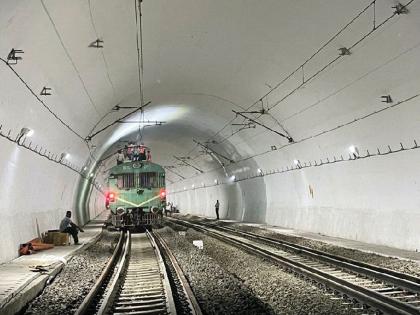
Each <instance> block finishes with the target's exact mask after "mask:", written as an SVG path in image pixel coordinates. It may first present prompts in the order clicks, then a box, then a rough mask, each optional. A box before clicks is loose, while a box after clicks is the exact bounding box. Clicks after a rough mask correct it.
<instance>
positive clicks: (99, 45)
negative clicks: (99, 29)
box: [89, 38, 104, 48]
mask: <svg viewBox="0 0 420 315" xmlns="http://www.w3.org/2000/svg"><path fill="white" fill-rule="evenodd" d="M89 47H91V48H104V41H103V40H102V39H100V38H98V39H97V40H95V41H94V42H92V43H90V44H89Z"/></svg>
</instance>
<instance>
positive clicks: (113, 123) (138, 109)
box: [85, 101, 151, 141]
mask: <svg viewBox="0 0 420 315" xmlns="http://www.w3.org/2000/svg"><path fill="white" fill-rule="evenodd" d="M150 103H151V101H149V102H147V103H146V104H144V105H143V106H139V107H136V109H135V110H132V111H131V112H129V113H128V114H126V115H124V116H123V117H121V118H118V119H117V120H115V121H114V122H112V123H110V124H108V125H106V126H105V127H103V128H102V129H100V130H98V131H97V132H95V133H92V134H90V135H89V136H87V137H86V138H85V140H86V141H90V140H92V138H93V137H95V136H96V135H98V134H99V133H101V132H103V131H105V130H107V129H108V128H109V127H112V126H113V125H115V124H118V123H119V122H120V121H122V120H123V119H125V118H127V117H129V116H130V115H132V114H134V113H136V112H138V111H143V109H144V108H145V107H146V106H147V105H149V104H150Z"/></svg>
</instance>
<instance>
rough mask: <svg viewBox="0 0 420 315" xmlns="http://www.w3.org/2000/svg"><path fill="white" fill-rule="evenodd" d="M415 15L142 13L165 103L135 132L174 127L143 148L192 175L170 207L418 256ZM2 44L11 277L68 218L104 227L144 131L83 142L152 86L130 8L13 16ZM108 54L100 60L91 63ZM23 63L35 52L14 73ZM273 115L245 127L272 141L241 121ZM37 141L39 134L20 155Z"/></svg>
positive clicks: (341, 5)
mask: <svg viewBox="0 0 420 315" xmlns="http://www.w3.org/2000/svg"><path fill="white" fill-rule="evenodd" d="M403 4H407V6H408V13H407V14H396V13H395V9H394V8H392V7H393V6H394V5H395V3H394V2H392V1H388V0H384V1H380V2H377V5H376V8H375V9H376V11H375V21H373V20H372V17H373V14H372V13H373V11H372V4H371V3H370V2H364V1H362V2H354V1H352V2H350V1H345V0H340V1H332V0H329V1H325V0H322V1H321V0H311V1H303V2H296V1H291V0H290V1H282V2H279V1H271V0H267V1H265V2H264V4H261V5H259V6H255V4H254V3H253V2H252V1H247V0H233V1H229V3H226V1H202V2H200V3H197V2H196V1H192V0H179V1H177V2H176V3H175V2H167V1H143V13H144V19H143V25H144V28H143V35H144V37H143V41H144V62H145V63H144V82H143V89H144V100H145V102H146V103H147V102H149V101H150V102H151V103H150V105H148V107H146V108H145V110H144V116H143V117H141V116H139V114H138V113H137V114H133V115H132V116H130V117H127V118H126V119H127V120H136V119H146V120H147V119H149V120H152V121H155V120H156V121H165V122H166V123H165V124H163V125H162V126H151V127H147V128H146V129H145V130H144V141H145V142H146V143H147V144H148V145H149V146H151V147H152V148H153V155H154V157H155V158H156V161H157V162H158V163H159V164H162V165H166V166H175V167H177V170H178V171H179V172H181V173H182V174H183V175H185V176H184V177H185V179H182V178H180V177H179V176H177V175H175V174H172V175H170V176H169V177H168V178H169V179H170V180H171V181H172V183H170V185H169V186H168V191H169V197H168V198H173V199H172V200H174V202H176V203H177V204H178V205H179V207H180V208H181V209H183V210H185V211H189V212H191V213H194V214H200V215H207V216H212V215H214V214H213V210H214V208H213V206H214V200H215V199H217V198H218V197H220V199H221V203H222V209H221V214H222V216H223V217H226V218H231V219H235V220H244V221H252V222H261V223H267V224H273V225H280V226H286V227H291V228H298V229H302V230H306V231H313V232H317V233H324V234H327V235H331V236H339V237H345V238H350V239H358V240H363V241H367V242H372V243H376V244H389V245H393V246H397V247H400V248H406V249H416V248H418V246H419V244H418V239H419V237H418V236H419V235H418V232H417V229H416V226H417V225H418V223H419V222H420V221H419V220H420V217H419V213H418V204H419V197H418V196H419V195H418V189H419V188H418V187H419V186H418V185H419V184H418V178H417V174H418V171H419V170H418V167H419V166H418V163H417V160H418V154H419V153H418V150H417V147H418V146H417V143H418V141H417V140H416V139H417V134H418V132H419V125H418V120H417V118H416V117H417V116H418V113H419V110H418V103H419V98H418V95H419V91H418V86H419V76H418V70H417V69H418V64H419V57H418V50H419V47H420V42H419V40H418V29H419V22H418V21H419V19H418V15H419V5H418V3H417V1H405V2H404V3H403ZM331 12H334V14H331ZM74 21H77V23H75V22H74ZM373 22H374V23H375V24H373ZM348 23H349V24H348ZM346 25H348V26H346ZM0 36H1V38H2V41H1V42H0V52H1V53H0V56H1V58H2V61H1V62H0V67H1V71H0V80H1V82H2V84H1V85H0V95H1V97H0V125H1V130H0V131H1V138H0V146H1V147H0V148H1V155H0V166H1V173H0V183H1V185H2V186H1V187H4V193H3V194H2V195H1V196H2V199H1V200H2V202H1V205H0V210H1V212H0V213H1V220H2V221H4V222H10V224H8V227H7V229H6V230H5V231H4V232H3V233H4V237H5V242H4V244H2V245H1V246H2V247H1V252H2V253H5V254H4V255H2V256H1V261H6V260H8V259H11V258H13V257H14V256H15V255H16V253H15V247H16V244H18V243H21V242H24V241H25V240H28V239H31V238H32V237H33V236H34V235H36V233H37V229H40V230H46V229H49V228H53V227H54V226H55V225H56V222H58V220H59V218H60V217H61V216H62V215H63V213H64V211H65V210H67V209H70V208H72V209H73V210H75V211H76V212H77V214H78V218H79V220H80V222H85V221H87V220H88V219H90V218H92V216H94V215H95V214H97V213H98V212H99V211H100V207H101V204H103V203H102V202H101V193H100V190H101V186H103V181H104V176H105V174H104V173H103V171H104V169H106V167H107V165H108V164H106V163H111V162H109V161H111V160H112V158H110V160H109V161H107V162H106V163H105V164H104V165H101V164H100V163H98V161H100V160H101V159H103V158H104V157H107V156H108V155H109V154H111V153H112V152H114V151H115V149H116V148H118V146H119V145H121V143H119V142H118V141H120V140H127V139H129V138H130V137H131V138H136V137H137V134H136V133H138V132H137V130H138V126H137V125H136V124H115V125H114V126H112V127H110V128H108V129H106V130H105V131H103V132H101V133H99V134H98V135H96V136H95V137H93V138H92V139H91V140H90V141H86V137H88V136H89V135H92V133H93V132H94V131H95V130H96V131H98V130H100V129H101V128H103V127H105V126H107V125H108V124H111V123H112V122H114V121H115V120H117V119H119V118H121V117H122V116H123V115H125V114H126V113H127V112H128V110H127V109H124V110H119V111H113V110H112V109H113V108H115V106H116V105H118V106H120V107H135V106H138V104H139V84H138V64H137V63H138V56H137V49H136V26H135V19H134V8H133V5H132V3H130V4H128V3H117V2H115V1H111V0H106V1H104V0H101V1H99V0H97V1H94V0H91V1H71V2H65V3H64V2H54V1H50V0H43V1H39V2H33V1H32V2H31V1H24V0H22V1H13V2H11V1H8V2H5V3H4V10H2V11H1V12H0ZM99 38H101V39H102V40H103V47H102V48H95V47H89V46H91V44H92V43H93V42H94V41H95V40H97V39H99ZM343 48H348V49H349V51H348V52H347V51H346V50H343ZM12 49H16V50H22V51H23V52H22V53H20V54H19V53H18V55H17V56H18V57H21V58H22V59H17V60H15V61H16V64H14V63H13V64H9V63H8V59H7V58H8V57H9V56H10V53H11V52H12ZM340 54H343V55H342V56H341V55H340ZM45 87H47V88H51V90H49V91H51V95H41V91H42V90H43V88H45ZM267 93H268V94H267ZM388 96H389V97H390V99H388V98H387V97H388ZM388 101H389V102H388ZM251 105H253V106H252V107H250V106H251ZM261 109H264V110H267V109H268V114H267V113H265V114H263V115H259V114H256V113H245V114H246V115H248V117H250V118H252V119H253V120H256V121H257V122H258V123H261V124H263V125H265V126H266V127H268V128H270V129H272V130H268V129H265V128H264V127H262V126H260V125H258V124H256V123H252V121H249V120H248V121H247V120H246V119H243V118H241V117H240V115H239V116H235V114H234V113H233V112H232V110H234V111H237V112H241V113H242V112H247V111H254V112H255V111H258V110H261ZM231 123H235V124H239V125H236V126H232V125H231ZM244 123H245V124H244ZM241 124H242V125H241ZM95 126H96V128H94V127H95ZM253 126H255V128H253ZM23 128H30V129H32V130H33V131H34V133H33V135H32V136H31V137H26V139H25V137H23V138H21V139H20V140H18V139H19V137H20V135H22V134H21V133H22V130H23ZM241 128H245V129H243V130H241V131H238V130H239V129H241ZM273 130H274V131H276V132H277V133H276V132H273ZM279 133H282V134H284V135H289V136H290V137H291V138H293V140H294V141H293V143H289V141H288V140H287V138H285V137H283V136H281V135H279ZM193 140H196V141H199V142H200V143H202V144H205V145H207V146H208V147H209V150H213V151H214V152H217V153H218V154H220V155H223V156H227V157H228V158H229V159H232V160H233V161H234V163H231V162H229V161H227V160H225V161H224V164H225V165H224V166H223V167H222V166H221V165H220V159H221V160H222V161H223V159H224V158H223V157H221V158H220V157H219V160H218V159H217V158H215V156H214V155H211V154H203V153H202V152H200V151H202V149H203V148H202V147H200V146H199V145H197V144H196V143H195V142H194V141H193ZM24 141H25V142H24ZM350 147H353V148H354V149H352V150H350ZM356 149H357V153H355V152H356ZM353 151H355V152H353ZM168 152H170V154H168ZM354 154H356V156H355V155H354ZM174 155H176V156H190V157H191V158H192V161H193V162H194V165H195V166H196V167H198V168H200V169H202V170H203V174H201V173H200V172H198V174H197V171H196V170H195V169H193V168H191V167H185V166H179V165H176V164H177V161H176V160H175V159H174V158H173V156H174ZM295 161H296V162H295ZM90 174H93V176H92V177H91V175H90ZM233 175H235V179H234V180H232V179H231V177H232V176H233ZM215 181H217V183H216V182H215ZM93 184H95V185H93ZM203 184H204V185H203ZM193 185H194V187H193ZM203 186H204V187H203ZM22 187H25V190H24V193H21V191H22V189H23V188H22ZM184 187H185V189H184ZM395 231H397V232H395ZM2 235H3V234H2ZM12 235H13V236H12Z"/></svg>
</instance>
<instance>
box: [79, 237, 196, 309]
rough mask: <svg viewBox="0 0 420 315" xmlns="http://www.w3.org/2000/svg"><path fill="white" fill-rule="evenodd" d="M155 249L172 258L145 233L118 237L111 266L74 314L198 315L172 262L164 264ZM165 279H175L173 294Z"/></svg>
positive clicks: (185, 283)
mask: <svg viewBox="0 0 420 315" xmlns="http://www.w3.org/2000/svg"><path fill="white" fill-rule="evenodd" d="M158 243H159V244H158ZM159 248H161V249H162V251H164V254H165V255H166V256H167V257H171V256H172V255H171V253H170V251H169V249H168V248H167V246H166V244H165V243H164V241H163V240H162V239H161V238H160V237H156V236H155V235H154V234H153V233H151V232H149V231H147V230H146V233H141V234H132V233H130V232H127V233H126V234H124V235H122V236H121V237H120V242H119V246H117V248H116V250H115V252H114V255H113V257H112V258H111V260H113V262H111V261H110V262H109V263H108V264H109V268H105V270H104V273H103V274H102V275H101V277H100V278H99V280H98V282H97V283H96V284H95V286H94V288H93V289H92V290H91V292H90V293H89V295H88V296H87V297H86V298H85V300H84V302H83V303H82V305H81V306H80V308H79V310H78V312H77V313H76V314H171V315H173V314H177V309H181V310H183V311H182V312H183V313H185V314H192V315H195V314H197V315H201V312H200V309H199V307H198V304H197V302H196V300H195V298H194V295H193V294H192V290H191V288H190V287H189V284H188V282H187V281H186V279H185V277H184V276H183V274H182V271H181V268H180V267H179V266H178V264H177V262H176V260H175V258H174V257H173V256H172V258H173V259H171V258H170V261H167V262H164V260H163V258H162V254H161V250H160V249H159ZM165 264H166V265H167V266H168V265H170V266H172V269H173V270H176V272H175V275H174V274H171V275H168V273H167V268H166V267H165ZM107 267H108V266H107ZM169 279H175V282H176V284H177V287H175V291H176V292H173V290H172V287H171V283H170V281H169ZM172 282H174V281H172ZM173 293H176V294H175V296H176V297H177V301H180V300H181V301H182V303H183V304H182V305H181V306H180V305H176V303H175V301H174V294H173ZM180 296H181V297H182V298H179V297H180ZM178 303H179V302H178Z"/></svg>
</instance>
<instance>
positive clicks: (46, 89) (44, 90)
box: [39, 86, 52, 96]
mask: <svg viewBox="0 0 420 315" xmlns="http://www.w3.org/2000/svg"><path fill="white" fill-rule="evenodd" d="M51 90H52V89H51V88H49V87H46V86H44V87H43V88H42V91H41V93H40V94H39V95H43V96H49V95H51Z"/></svg>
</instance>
